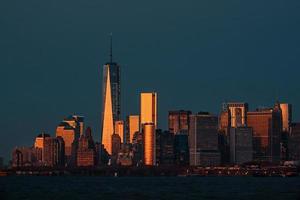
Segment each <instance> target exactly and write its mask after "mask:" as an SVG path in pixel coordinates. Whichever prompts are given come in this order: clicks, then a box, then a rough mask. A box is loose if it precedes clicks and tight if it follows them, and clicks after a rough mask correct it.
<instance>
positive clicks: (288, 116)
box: [280, 103, 292, 133]
mask: <svg viewBox="0 0 300 200" xmlns="http://www.w3.org/2000/svg"><path fill="white" fill-rule="evenodd" d="M280 108H281V113H282V130H283V132H285V133H289V132H290V126H291V123H292V105H291V104H288V103H281V104H280Z"/></svg>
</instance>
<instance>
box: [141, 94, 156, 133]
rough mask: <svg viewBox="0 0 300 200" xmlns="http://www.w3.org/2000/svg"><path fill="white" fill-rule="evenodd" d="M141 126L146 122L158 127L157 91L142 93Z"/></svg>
mask: <svg viewBox="0 0 300 200" xmlns="http://www.w3.org/2000/svg"><path fill="white" fill-rule="evenodd" d="M140 117H141V119H140V120H141V121H140V123H141V126H142V125H143V124H145V123H153V124H154V127H155V129H156V127H157V93H155V92H150V93H141V99H140Z"/></svg>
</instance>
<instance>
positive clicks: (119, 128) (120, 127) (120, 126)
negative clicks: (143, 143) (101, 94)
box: [115, 120, 124, 143]
mask: <svg viewBox="0 0 300 200" xmlns="http://www.w3.org/2000/svg"><path fill="white" fill-rule="evenodd" d="M115 134H118V135H119V136H120V138H121V143H124V121H123V120H118V121H116V122H115Z"/></svg>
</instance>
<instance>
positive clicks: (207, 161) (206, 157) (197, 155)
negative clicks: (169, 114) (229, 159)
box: [189, 112, 220, 166]
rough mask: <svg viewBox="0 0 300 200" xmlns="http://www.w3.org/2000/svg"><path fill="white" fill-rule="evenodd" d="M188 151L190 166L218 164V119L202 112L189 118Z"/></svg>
mask: <svg viewBox="0 0 300 200" xmlns="http://www.w3.org/2000/svg"><path fill="white" fill-rule="evenodd" d="M189 149H190V165H192V166H198V165H202V166H215V165H219V164H220V153H219V151H218V117H216V116H213V115H210V114H209V113H204V112H203V113H198V114H197V115H191V116H190V129H189Z"/></svg>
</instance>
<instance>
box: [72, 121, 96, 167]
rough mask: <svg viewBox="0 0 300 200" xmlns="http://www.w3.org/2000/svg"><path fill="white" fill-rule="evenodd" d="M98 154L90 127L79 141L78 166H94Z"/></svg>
mask: <svg viewBox="0 0 300 200" xmlns="http://www.w3.org/2000/svg"><path fill="white" fill-rule="evenodd" d="M96 161H97V155H96V148H95V143H94V140H93V137H92V131H91V128H90V127H88V128H87V129H86V132H85V134H84V135H81V136H80V138H79V141H78V149H77V166H78V167H93V166H95V165H96Z"/></svg>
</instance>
